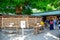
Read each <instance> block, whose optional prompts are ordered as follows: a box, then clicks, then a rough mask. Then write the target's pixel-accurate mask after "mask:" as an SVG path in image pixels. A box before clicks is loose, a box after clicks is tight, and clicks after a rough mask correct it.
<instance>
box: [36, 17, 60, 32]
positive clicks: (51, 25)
mask: <svg viewBox="0 0 60 40" xmlns="http://www.w3.org/2000/svg"><path fill="white" fill-rule="evenodd" d="M56 27H58V28H59V30H60V17H59V18H58V19H56V18H53V17H52V18H50V20H49V19H46V20H45V21H43V19H42V20H41V21H40V22H39V23H37V26H36V28H35V29H36V31H37V32H38V30H40V31H41V30H44V29H49V30H54V29H56Z"/></svg>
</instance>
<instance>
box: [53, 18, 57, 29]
mask: <svg viewBox="0 0 60 40" xmlns="http://www.w3.org/2000/svg"><path fill="white" fill-rule="evenodd" d="M53 25H54V29H56V25H57V20H56V19H55V18H54V20H53Z"/></svg>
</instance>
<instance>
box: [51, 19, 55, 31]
mask: <svg viewBox="0 0 60 40" xmlns="http://www.w3.org/2000/svg"><path fill="white" fill-rule="evenodd" d="M53 29H54V27H53V20H50V30H53Z"/></svg>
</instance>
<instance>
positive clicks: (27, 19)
mask: <svg viewBox="0 0 60 40" xmlns="http://www.w3.org/2000/svg"><path fill="white" fill-rule="evenodd" d="M26 21H27V28H29V17H28V16H27V18H26Z"/></svg>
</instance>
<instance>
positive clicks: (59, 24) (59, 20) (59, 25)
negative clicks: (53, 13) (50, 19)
mask: <svg viewBox="0 0 60 40" xmlns="http://www.w3.org/2000/svg"><path fill="white" fill-rule="evenodd" d="M58 27H59V29H60V17H59V19H58Z"/></svg>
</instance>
